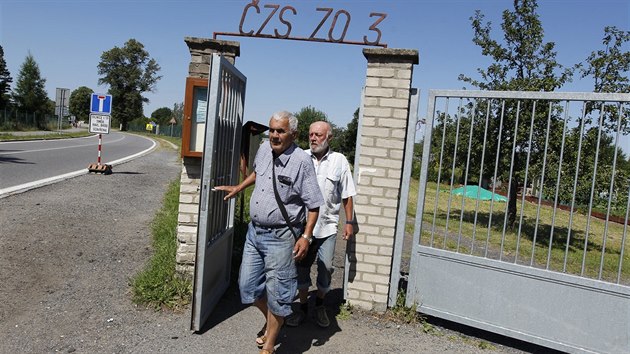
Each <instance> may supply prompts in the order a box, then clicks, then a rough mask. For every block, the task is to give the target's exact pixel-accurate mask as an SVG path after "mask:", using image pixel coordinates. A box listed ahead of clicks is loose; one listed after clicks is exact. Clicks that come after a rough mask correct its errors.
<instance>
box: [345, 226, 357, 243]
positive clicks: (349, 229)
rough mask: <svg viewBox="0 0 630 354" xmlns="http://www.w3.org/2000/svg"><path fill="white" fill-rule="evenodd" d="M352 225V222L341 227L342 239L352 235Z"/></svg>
mask: <svg viewBox="0 0 630 354" xmlns="http://www.w3.org/2000/svg"><path fill="white" fill-rule="evenodd" d="M353 226H354V225H352V224H346V225H344V228H343V239H344V240H346V241H347V240H349V239H350V237H352V235H353V234H354V227H353Z"/></svg>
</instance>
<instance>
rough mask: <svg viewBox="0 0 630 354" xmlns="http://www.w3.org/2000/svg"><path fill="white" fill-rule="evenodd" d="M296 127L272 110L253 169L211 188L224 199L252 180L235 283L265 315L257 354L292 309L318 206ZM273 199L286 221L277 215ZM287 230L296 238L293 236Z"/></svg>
mask: <svg viewBox="0 0 630 354" xmlns="http://www.w3.org/2000/svg"><path fill="white" fill-rule="evenodd" d="M297 125H298V121H297V118H295V116H293V115H292V114H291V113H289V112H286V111H283V112H277V113H274V115H273V116H272V117H271V119H270V120H269V144H262V145H261V146H260V148H259V149H258V153H257V154H256V158H255V160H254V172H253V173H251V174H250V175H249V176H247V177H246V178H245V180H243V182H241V183H240V184H239V185H237V186H217V187H215V189H217V190H222V191H227V192H228V194H227V195H226V196H225V199H226V200H227V199H229V198H232V197H233V196H235V195H236V194H238V193H239V192H241V191H242V190H244V189H245V188H247V187H248V186H250V185H252V184H254V183H256V186H255V187H254V192H253V194H252V196H251V200H250V206H249V214H250V217H251V220H252V222H251V223H250V224H249V227H248V230H247V236H246V240H245V245H244V248H243V260H242V262H241V269H240V273H239V281H238V283H239V288H240V293H241V301H242V302H243V303H244V304H251V303H253V304H254V306H256V307H257V308H258V309H259V310H260V311H261V312H262V314H263V316H265V319H266V324H265V326H264V327H263V330H262V331H261V332H263V334H262V335H261V336H260V337H259V338H257V339H256V343H257V344H258V345H259V347H261V349H262V350H261V352H260V353H261V354H267V353H273V352H274V351H275V349H274V348H275V342H276V338H277V336H278V332H279V330H280V327H281V326H282V324H283V323H284V317H285V316H288V315H290V314H291V312H292V311H291V303H292V301H293V297H294V296H295V293H296V291H297V270H296V266H295V261H296V260H301V259H302V258H304V257H305V256H306V254H307V251H308V247H309V245H310V243H311V242H312V237H313V228H314V227H315V223H316V222H317V217H318V215H319V207H320V206H321V205H323V204H324V199H323V197H322V193H321V191H320V189H319V185H318V184H317V177H316V174H315V169H314V168H313V163H312V162H311V159H310V157H309V156H308V155H307V154H306V153H305V152H304V151H303V150H302V149H300V148H299V147H298V146H297V145H296V144H295V143H294V141H295V139H296V137H297ZM278 199H280V202H281V203H282V205H284V207H285V209H286V213H287V217H288V219H289V220H286V219H285V217H284V216H283V215H282V211H281V209H280V206H279V205H278V201H277V200H278ZM304 222H306V226H304ZM291 228H293V231H292V230H291ZM302 231H303V233H302ZM293 232H295V233H296V234H297V235H300V234H301V236H300V237H298V238H297V240H296V239H295V237H294V236H293Z"/></svg>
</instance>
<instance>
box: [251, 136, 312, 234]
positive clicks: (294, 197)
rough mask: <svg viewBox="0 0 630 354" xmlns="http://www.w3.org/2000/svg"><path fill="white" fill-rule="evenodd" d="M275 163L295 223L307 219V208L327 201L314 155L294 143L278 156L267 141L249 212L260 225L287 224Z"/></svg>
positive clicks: (256, 168) (260, 156)
mask: <svg viewBox="0 0 630 354" xmlns="http://www.w3.org/2000/svg"><path fill="white" fill-rule="evenodd" d="M272 163H273V164H274V165H275V172H276V186H277V188H278V194H279V195H280V199H281V200H282V203H283V204H284V206H285V208H286V210H287V214H288V215H289V220H290V223H291V224H297V223H300V222H304V221H305V220H306V212H307V209H314V208H317V207H320V206H321V205H322V204H324V199H323V197H322V192H321V191H320V190H319V185H318V184H317V177H316V175H315V169H314V168H313V163H312V162H311V159H310V157H309V156H308V155H307V154H306V153H305V152H304V150H302V149H300V148H299V147H298V146H297V145H295V144H292V145H291V146H289V148H287V149H286V150H285V151H284V152H283V153H282V154H281V155H280V156H278V157H277V158H276V159H274V158H273V150H272V149H271V145H270V144H269V143H263V144H262V145H261V146H260V148H259V149H258V153H256V158H255V159H254V172H255V173H256V185H255V187H254V192H253V193H252V197H251V199H250V203H249V215H250V217H251V219H252V221H253V222H254V223H257V224H259V225H282V224H286V223H287V222H286V221H285V219H284V217H283V216H282V212H281V211H280V209H279V208H278V203H277V201H276V198H275V195H274V192H273V180H272V175H273V171H272Z"/></svg>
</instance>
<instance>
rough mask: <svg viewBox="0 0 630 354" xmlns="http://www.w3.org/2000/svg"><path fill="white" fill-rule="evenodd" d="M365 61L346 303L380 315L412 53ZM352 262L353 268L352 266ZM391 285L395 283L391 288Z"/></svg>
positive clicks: (379, 54)
mask: <svg viewBox="0 0 630 354" xmlns="http://www.w3.org/2000/svg"><path fill="white" fill-rule="evenodd" d="M363 55H364V56H365V57H366V59H367V61H368V65H367V78H366V81H365V95H364V99H363V120H362V122H361V127H360V128H359V129H360V132H361V136H360V141H358V144H359V146H360V150H359V163H358V166H355V169H358V174H357V176H358V178H357V181H355V182H356V184H357V196H356V198H355V213H356V215H357V221H358V223H359V229H360V231H359V233H358V234H357V236H356V239H355V242H356V244H355V245H354V250H353V251H354V256H351V257H349V260H350V266H349V269H351V271H350V273H351V274H350V276H349V280H348V287H347V299H348V300H349V302H350V303H351V304H353V305H357V306H359V307H361V308H364V309H367V310H376V311H385V309H386V308H387V297H388V293H389V287H390V284H389V279H390V272H391V269H392V258H393V246H394V235H395V228H396V216H397V210H398V199H399V197H400V184H401V178H402V166H403V155H404V148H405V138H406V133H407V123H408V116H409V98H410V89H411V77H412V73H413V65H414V64H418V51H417V50H408V49H375V48H366V49H363ZM353 263H354V264H353ZM391 285H392V286H397V284H391Z"/></svg>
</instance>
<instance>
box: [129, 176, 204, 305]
mask: <svg viewBox="0 0 630 354" xmlns="http://www.w3.org/2000/svg"><path fill="white" fill-rule="evenodd" d="M178 210H179V180H177V181H174V182H172V183H171V184H170V185H169V186H168V189H167V191H166V194H165V196H164V200H163V205H162V208H161V209H160V210H159V211H158V212H157V213H156V215H155V217H154V219H153V222H152V223H151V233H152V236H153V256H152V257H151V259H150V260H149V261H148V263H147V264H146V266H145V268H144V269H143V270H142V271H141V272H140V273H139V274H137V275H136V276H135V277H134V278H133V279H132V282H131V284H132V294H133V302H134V303H136V304H140V305H144V306H147V307H151V308H154V309H156V310H158V309H171V310H180V309H182V308H183V307H185V306H186V305H188V304H189V303H190V299H191V294H192V283H191V281H190V280H189V279H187V278H186V277H183V276H180V275H178V274H177V272H176V271H175V263H176V262H175V254H176V251H177V214H178Z"/></svg>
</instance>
